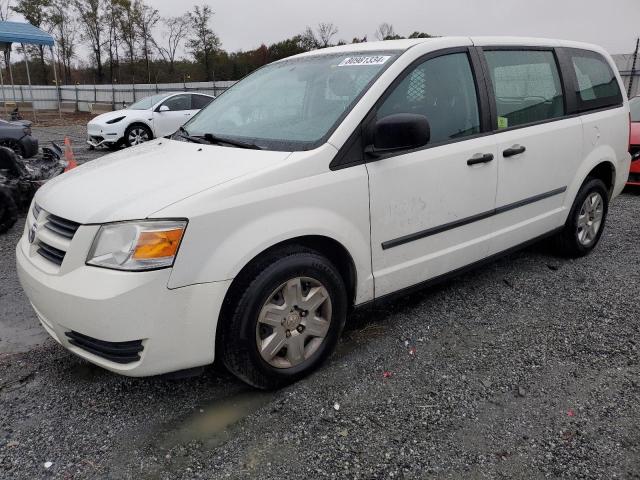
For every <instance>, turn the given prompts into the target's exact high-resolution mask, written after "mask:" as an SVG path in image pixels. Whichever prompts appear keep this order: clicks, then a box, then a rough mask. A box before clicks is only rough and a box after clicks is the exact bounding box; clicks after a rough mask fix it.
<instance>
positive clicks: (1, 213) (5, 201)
mask: <svg viewBox="0 0 640 480" xmlns="http://www.w3.org/2000/svg"><path fill="white" fill-rule="evenodd" d="M17 220H18V207H17V205H16V202H15V201H14V200H13V195H11V191H10V190H9V189H8V188H4V187H0V233H5V232H6V231H7V230H9V229H10V228H11V227H13V225H14V224H15V223H16V221H17Z"/></svg>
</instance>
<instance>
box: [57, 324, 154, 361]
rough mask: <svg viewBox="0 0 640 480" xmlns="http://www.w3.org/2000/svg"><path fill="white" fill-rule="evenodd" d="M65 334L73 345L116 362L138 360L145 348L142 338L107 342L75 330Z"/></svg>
mask: <svg viewBox="0 0 640 480" xmlns="http://www.w3.org/2000/svg"><path fill="white" fill-rule="evenodd" d="M65 335H66V336H67V338H68V339H69V343H70V344H71V345H74V346H76V347H78V348H81V349H83V350H85V351H87V352H89V353H92V354H94V355H96V356H98V357H100V358H104V359H105V360H109V361H111V362H115V363H123V364H124V363H134V362H137V361H138V360H140V353H141V352H142V350H144V347H143V346H142V340H132V341H129V342H106V341H104V340H98V339H96V338H91V337H88V336H87V335H83V334H81V333H78V332H74V331H71V332H66V333H65Z"/></svg>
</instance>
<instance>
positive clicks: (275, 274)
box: [218, 247, 347, 389]
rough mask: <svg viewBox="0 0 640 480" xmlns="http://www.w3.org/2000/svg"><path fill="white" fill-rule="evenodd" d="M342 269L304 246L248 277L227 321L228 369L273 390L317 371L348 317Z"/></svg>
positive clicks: (222, 347) (223, 341) (222, 344)
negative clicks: (340, 271)
mask: <svg viewBox="0 0 640 480" xmlns="http://www.w3.org/2000/svg"><path fill="white" fill-rule="evenodd" d="M345 291H346V289H345V285H344V281H343V280H342V277H341V276H340V273H339V272H338V270H337V269H336V267H335V266H334V265H333V264H332V263H331V262H330V261H329V260H327V259H326V258H325V257H323V256H322V255H320V254H319V253H317V252H315V251H313V250H310V249H306V248H303V247H289V248H288V249H287V250H282V251H278V252H273V253H272V254H270V255H268V256H267V257H265V258H264V259H262V260H261V261H259V262H257V263H256V264H255V265H254V266H253V267H252V268H251V267H250V269H249V271H248V272H246V274H244V275H243V279H241V280H240V283H239V285H238V286H237V292H236V295H235V297H234V298H232V300H231V302H233V303H232V304H231V305H229V309H228V311H227V314H226V315H225V316H224V318H222V324H221V329H222V331H221V335H220V337H219V340H220V341H219V342H218V348H219V351H220V352H221V356H222V359H223V362H224V364H225V366H226V367H227V368H228V369H229V370H230V371H231V372H232V373H233V374H235V375H236V376H237V377H238V378H240V379H241V380H243V381H245V382H246V383H248V384H249V385H252V386H254V387H257V388H262V389H272V388H278V387H281V386H284V385H286V384H289V383H292V382H295V381H296V380H298V379H300V378H302V377H304V376H305V375H307V374H309V373H310V372H312V371H313V370H315V369H316V368H317V367H318V366H320V364H322V362H323V361H324V360H325V359H326V358H327V357H328V356H329V355H330V354H331V352H332V351H333V350H334V348H335V346H336V344H337V342H338V339H339V337H340V334H341V332H342V329H343V327H344V323H345V320H346V314H347V296H346V293H345Z"/></svg>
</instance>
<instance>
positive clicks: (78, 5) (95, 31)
mask: <svg viewBox="0 0 640 480" xmlns="http://www.w3.org/2000/svg"><path fill="white" fill-rule="evenodd" d="M104 4H105V0H75V1H74V4H73V5H74V6H75V9H76V12H77V13H78V17H79V20H80V25H81V28H82V39H83V40H85V41H86V42H87V43H88V44H89V47H90V48H91V53H92V54H93V58H94V60H95V65H96V74H97V76H98V81H99V82H102V81H103V79H104V71H103V67H102V51H103V48H104V41H105V38H104V37H105V32H104V26H105V24H104V18H103V12H104V6H105V5H104ZM67 16H68V15H67ZM68 20H69V19H68V18H66V19H65V21H68Z"/></svg>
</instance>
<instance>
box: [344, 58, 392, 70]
mask: <svg viewBox="0 0 640 480" xmlns="http://www.w3.org/2000/svg"><path fill="white" fill-rule="evenodd" d="M390 58H391V57H390V56H388V55H376V56H371V57H347V58H345V59H344V60H343V61H342V62H340V64H339V65H338V66H339V67H351V66H354V65H383V64H384V63H385V62H386V61H387V60H389V59H390Z"/></svg>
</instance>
